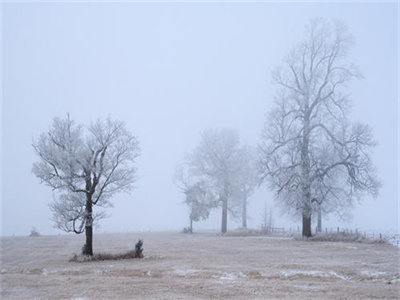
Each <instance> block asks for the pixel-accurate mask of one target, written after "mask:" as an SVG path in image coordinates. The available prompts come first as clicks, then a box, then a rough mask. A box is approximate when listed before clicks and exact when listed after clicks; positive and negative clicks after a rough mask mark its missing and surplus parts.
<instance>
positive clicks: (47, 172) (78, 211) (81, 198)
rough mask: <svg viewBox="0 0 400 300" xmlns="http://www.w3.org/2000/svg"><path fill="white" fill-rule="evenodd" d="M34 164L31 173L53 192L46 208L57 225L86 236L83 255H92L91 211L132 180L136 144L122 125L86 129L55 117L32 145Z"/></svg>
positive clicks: (101, 123)
mask: <svg viewBox="0 0 400 300" xmlns="http://www.w3.org/2000/svg"><path fill="white" fill-rule="evenodd" d="M33 148H34V150H35V152H36V154H37V155H38V156H39V161H38V162H36V163H34V164H33V168H32V171H33V173H34V174H35V175H36V176H37V177H38V178H39V179H40V180H41V181H42V182H44V183H45V184H46V185H48V186H49V187H51V188H52V189H53V190H54V191H56V192H57V195H58V199H57V200H56V201H55V202H53V203H52V204H51V205H50V208H51V209H52V211H53V219H54V221H55V223H56V226H57V227H58V228H60V229H62V230H64V231H67V232H75V233H77V234H79V233H82V232H84V231H85V233H86V244H85V245H84V248H83V251H82V252H83V254H85V255H93V246H92V243H93V220H94V219H95V218H100V217H102V216H104V215H103V214H102V213H100V214H97V215H94V214H93V206H102V207H107V206H109V205H111V203H110V202H109V200H110V199H111V197H112V196H114V195H115V194H116V193H118V192H122V191H125V192H128V191H129V190H131V188H132V186H133V183H134V181H135V174H136V167H135V166H134V163H135V161H136V158H137V157H138V155H139V143H138V140H137V138H136V137H135V136H133V135H132V134H131V133H130V132H128V131H127V129H126V127H125V124H124V123H123V122H119V121H113V120H111V119H109V118H108V119H107V120H105V121H102V120H98V121H96V122H95V123H93V124H91V125H90V126H89V127H87V128H86V127H83V126H82V125H77V124H75V123H74V121H72V120H71V119H70V117H69V115H68V116H67V118H65V119H59V118H55V119H54V120H53V123H52V125H51V127H50V129H49V131H48V132H46V133H43V134H42V135H41V136H40V137H39V138H38V139H37V140H36V141H34V143H33Z"/></svg>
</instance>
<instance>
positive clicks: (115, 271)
mask: <svg viewBox="0 0 400 300" xmlns="http://www.w3.org/2000/svg"><path fill="white" fill-rule="evenodd" d="M139 238H143V240H144V255H145V258H143V259H129V260H118V261H116V260H114V261H100V262H85V263H78V262H69V261H68V260H69V258H71V257H72V255H73V253H79V251H80V250H81V247H82V245H83V243H84V236H83V235H82V236H74V235H60V236H41V237H3V238H2V239H1V298H2V299H7V298H80V299H86V298H93V299H95V298H138V299H153V298H157V299H188V298H193V299H209V298H235V299H249V298H252V299H254V298H258V299H271V298H280V299H282V298H290V299H310V298H311V297H312V298H314V299H326V298H340V299H344V298H347V299H374V298H384V299H390V298H392V299H399V297H400V273H399V248H396V247H393V246H391V245H388V244H359V243H342V242H310V241H295V240H293V239H290V238H273V237H264V236H262V237H226V236H225V237H221V236H218V235H217V234H216V233H196V234H193V235H190V234H182V233H172V232H164V233H161V232H146V233H125V234H97V235H95V236H94V251H95V252H110V253H118V252H123V251H126V250H130V249H132V248H133V247H134V244H135V242H136V241H137V240H138V239H139Z"/></svg>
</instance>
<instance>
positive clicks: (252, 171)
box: [235, 146, 260, 228]
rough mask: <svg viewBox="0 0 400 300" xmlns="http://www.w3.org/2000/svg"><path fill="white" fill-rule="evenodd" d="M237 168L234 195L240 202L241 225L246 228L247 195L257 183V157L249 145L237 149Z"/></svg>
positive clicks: (250, 193) (251, 192)
mask: <svg viewBox="0 0 400 300" xmlns="http://www.w3.org/2000/svg"><path fill="white" fill-rule="evenodd" d="M238 159H239V168H238V173H237V174H236V176H235V178H236V180H235V181H236V189H235V190H236V193H235V194H236V196H237V197H238V201H237V202H238V203H240V204H241V207H240V209H241V220H242V227H243V228H247V217H248V214H247V206H248V201H249V197H250V196H251V195H252V194H253V193H254V191H255V189H256V187H257V185H258V184H259V182H260V180H259V175H258V172H257V157H256V153H255V150H254V149H253V148H251V147H246V146H243V147H241V148H240V150H239V156H238Z"/></svg>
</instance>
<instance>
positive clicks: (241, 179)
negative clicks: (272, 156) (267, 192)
mask: <svg viewBox="0 0 400 300" xmlns="http://www.w3.org/2000/svg"><path fill="white" fill-rule="evenodd" d="M257 177H258V176H257V170H256V155H255V151H254V149H252V148H250V147H248V146H245V145H240V142H239V137H238V134H237V133H236V132H235V131H233V130H229V129H220V130H212V129H209V130H207V131H205V132H204V133H203V134H202V136H201V141H200V143H199V145H198V146H197V147H196V148H195V149H194V150H193V151H192V152H191V153H189V154H188V155H187V157H186V159H185V161H184V162H183V163H182V164H181V165H180V166H178V168H177V170H176V172H175V182H176V184H177V185H178V186H179V187H180V189H181V191H182V192H183V193H184V194H185V203H186V204H187V205H188V207H189V210H190V213H189V220H190V226H189V231H190V232H191V231H192V230H193V222H196V221H199V220H202V219H206V218H207V217H208V216H209V213H210V210H211V209H213V208H218V207H220V208H221V212H222V217H221V220H222V224H221V232H222V233H225V232H226V231H227V222H228V212H229V213H231V214H232V216H234V217H235V218H237V217H238V215H240V216H241V219H242V226H243V227H244V228H246V227H247V201H248V198H249V196H250V195H251V194H252V193H253V191H254V189H255V187H256V186H257V183H258V178H257Z"/></svg>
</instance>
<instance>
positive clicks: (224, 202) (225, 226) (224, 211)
mask: <svg viewBox="0 0 400 300" xmlns="http://www.w3.org/2000/svg"><path fill="white" fill-rule="evenodd" d="M227 230H228V198H227V197H224V199H223V200H222V225H221V232H222V233H226V232H227Z"/></svg>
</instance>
